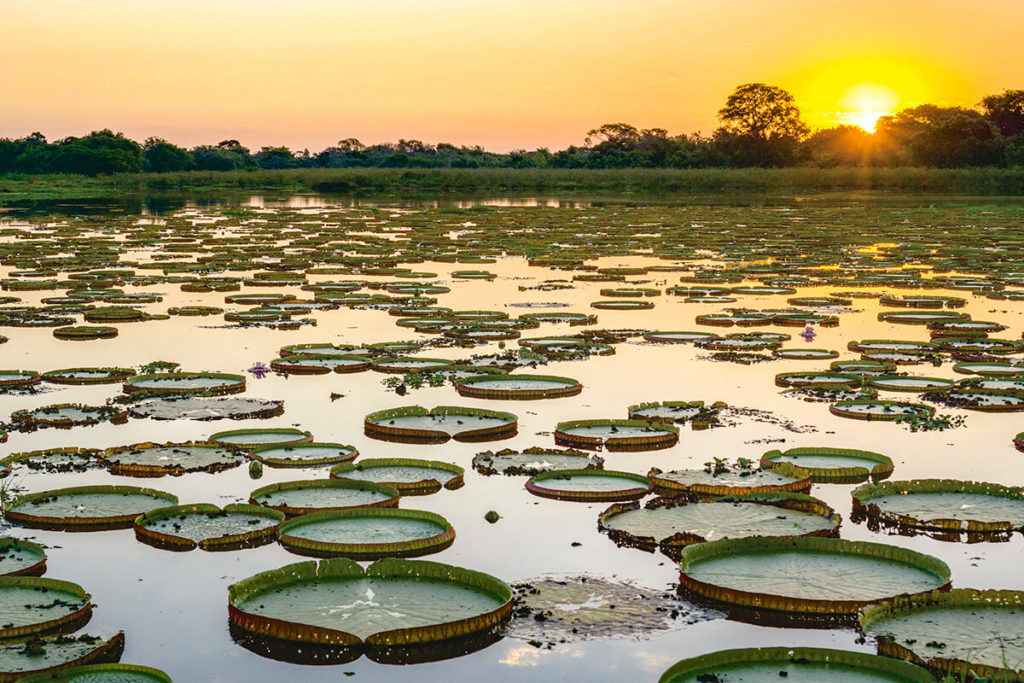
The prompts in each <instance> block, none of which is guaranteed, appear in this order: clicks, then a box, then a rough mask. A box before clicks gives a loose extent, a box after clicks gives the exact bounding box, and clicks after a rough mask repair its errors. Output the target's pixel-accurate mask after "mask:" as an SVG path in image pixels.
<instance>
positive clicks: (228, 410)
mask: <svg viewBox="0 0 1024 683" xmlns="http://www.w3.org/2000/svg"><path fill="white" fill-rule="evenodd" d="M128 412H129V413H130V414H131V415H132V417H138V418H147V417H148V418H150V419H153V420H199V421H209V420H255V419H267V418H271V417H277V416H278V415H280V414H281V413H283V412H284V401H271V400H268V399H265V398H249V397H241V396H230V397H228V396H221V397H217V398H200V397H195V396H174V397H170V398H149V399H146V400H144V401H140V402H138V403H136V404H135V405H133V406H131V407H130V408H128Z"/></svg>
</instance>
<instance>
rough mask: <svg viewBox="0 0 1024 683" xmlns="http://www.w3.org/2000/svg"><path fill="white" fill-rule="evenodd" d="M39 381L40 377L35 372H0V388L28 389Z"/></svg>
mask: <svg viewBox="0 0 1024 683" xmlns="http://www.w3.org/2000/svg"><path fill="white" fill-rule="evenodd" d="M39 380H40V375H39V373H38V372H36V371H35V370H0V388H4V389H7V388H11V387H28V386H32V385H33V384H37V383H38V382H39Z"/></svg>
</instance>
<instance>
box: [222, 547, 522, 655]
mask: <svg viewBox="0 0 1024 683" xmlns="http://www.w3.org/2000/svg"><path fill="white" fill-rule="evenodd" d="M511 611H512V591H511V589H510V588H509V587H508V586H507V585H506V584H505V583H503V582H502V581H499V580H498V579H496V578H494V577H492V576H489V575H487V574H482V573H480V572H474V571H470V570H468V569H462V568H460V567H452V566H450V565H444V564H439V563H436V562H427V561H424V560H400V559H391V558H389V559H385V560H379V561H377V562H374V563H373V564H371V565H370V566H369V567H367V568H366V569H365V570H364V569H363V568H362V567H360V566H359V565H358V564H356V563H355V562H353V561H352V560H348V559H334V560H323V561H321V562H320V563H319V564H317V563H316V562H300V563H298V564H292V565H288V566H285V567H281V568H280V569H274V570H271V571H267V572H263V573H262V574H257V575H255V576H252V577H249V578H247V579H243V580H242V581H239V582H238V583H235V584H232V585H231V586H230V587H229V588H228V613H229V616H230V619H231V622H232V624H233V625H235V626H236V627H237V628H239V629H241V630H243V631H247V632H249V633H252V634H254V635H257V636H263V637H272V638H274V639H277V640H283V641H289V642H292V643H294V644H295V645H296V646H307V645H310V644H312V645H327V646H333V647H338V648H358V649H359V650H362V649H366V648H386V647H403V646H410V645H420V644H424V643H431V642H436V641H443V640H447V639H451V638H458V637H461V636H468V635H470V634H473V633H477V632H480V631H485V630H488V629H490V628H492V627H493V626H496V625H498V624H500V623H501V622H503V621H504V620H505V619H507V618H508V616H509V614H511Z"/></svg>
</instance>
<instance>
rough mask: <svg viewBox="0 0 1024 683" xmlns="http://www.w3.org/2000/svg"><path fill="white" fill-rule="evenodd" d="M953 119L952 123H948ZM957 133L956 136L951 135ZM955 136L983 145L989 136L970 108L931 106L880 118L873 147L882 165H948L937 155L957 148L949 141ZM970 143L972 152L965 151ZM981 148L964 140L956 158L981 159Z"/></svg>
mask: <svg viewBox="0 0 1024 683" xmlns="http://www.w3.org/2000/svg"><path fill="white" fill-rule="evenodd" d="M954 119H956V121H955V123H951V121H953V120H954ZM940 129H941V130H940ZM957 130H958V131H959V133H956V132H954V131H957ZM957 134H964V135H967V136H969V137H976V138H979V139H980V141H982V142H983V143H986V144H987V142H988V141H989V140H991V137H992V135H993V133H992V130H991V127H990V126H989V125H988V123H987V122H986V121H985V119H984V118H983V117H982V115H981V114H979V113H978V112H976V111H974V110H973V109H965V108H963V107H940V106H938V105H935V104H921V105H918V106H916V107H910V108H907V109H903V110H901V111H899V112H897V113H896V114H894V115H892V116H883V117H881V118H880V119H878V123H877V124H875V144H876V146H877V149H878V154H879V157H880V159H881V160H882V161H883V162H884V163H886V164H910V163H915V164H925V165H927V166H949V165H950V162H946V161H944V160H943V159H942V158H941V155H942V154H944V153H947V152H951V151H952V149H953V147H955V146H958V143H956V141H955V140H951V139H950V136H955V135H957ZM975 142H977V141H975ZM972 144H973V148H972V150H968V149H967V147H968V146H971V145H972ZM983 146H985V145H979V144H975V143H970V142H969V141H964V145H963V146H961V149H960V151H958V152H957V155H958V156H959V157H960V158H961V159H965V158H977V157H979V156H985V155H987V154H988V152H986V151H982V150H981V149H980V147H983ZM940 148H942V149H945V150H946V152H943V151H940ZM971 165H975V164H973V163H972V164H971Z"/></svg>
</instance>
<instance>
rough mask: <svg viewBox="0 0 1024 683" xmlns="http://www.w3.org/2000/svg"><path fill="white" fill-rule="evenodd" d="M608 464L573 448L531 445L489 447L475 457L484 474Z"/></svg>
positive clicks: (529, 472)
mask: <svg viewBox="0 0 1024 683" xmlns="http://www.w3.org/2000/svg"><path fill="white" fill-rule="evenodd" d="M603 467H604V459H603V458H601V457H599V456H596V455H591V454H588V453H584V452H582V451H576V450H573V449H571V448H569V449H564V450H562V449H557V448H536V447H534V448H527V449H525V450H522V451H515V450H511V449H506V450H502V451H498V452H497V453H492V452H491V451H485V452H483V453H477V454H476V455H475V456H474V457H473V469H475V470H476V471H477V472H479V473H480V474H483V475H485V476H486V475H491V474H507V475H526V476H530V477H532V476H534V475H536V474H540V473H541V472H551V471H554V470H590V469H597V470H599V469H601V468H603Z"/></svg>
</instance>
